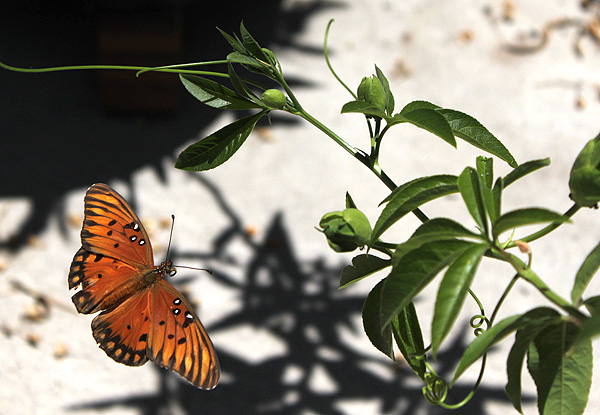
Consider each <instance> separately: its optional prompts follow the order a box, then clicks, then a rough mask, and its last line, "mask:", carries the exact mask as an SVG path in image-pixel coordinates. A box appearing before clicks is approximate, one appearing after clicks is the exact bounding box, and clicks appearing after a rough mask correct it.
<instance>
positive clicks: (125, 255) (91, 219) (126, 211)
mask: <svg viewBox="0 0 600 415" xmlns="http://www.w3.org/2000/svg"><path fill="white" fill-rule="evenodd" d="M84 201H85V212H84V213H85V217H84V220H83V229H82V230H81V243H82V245H83V248H85V249H86V250H88V251H91V252H96V253H99V254H102V255H105V256H109V257H112V258H116V259H120V260H121V261H123V262H126V263H129V264H132V265H134V266H136V267H138V268H141V269H143V268H148V267H154V258H153V255H152V246H151V244H150V239H149V238H148V234H147V233H146V230H145V229H144V226H143V225H142V222H141V221H140V220H139V219H138V217H137V215H136V214H135V213H134V212H133V210H132V209H131V207H130V206H129V204H128V203H127V201H125V199H123V197H121V195H119V194H118V193H117V192H115V191H114V190H113V189H111V188H110V187H109V186H107V185H105V184H94V185H92V186H91V187H90V188H89V189H88V191H87V193H86V194H85V199H84Z"/></svg>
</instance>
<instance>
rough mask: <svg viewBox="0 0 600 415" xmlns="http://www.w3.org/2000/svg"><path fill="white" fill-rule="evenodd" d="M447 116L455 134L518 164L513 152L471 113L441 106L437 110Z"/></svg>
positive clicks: (510, 162) (513, 164)
mask: <svg viewBox="0 0 600 415" xmlns="http://www.w3.org/2000/svg"><path fill="white" fill-rule="evenodd" d="M437 111H438V112H439V113H440V114H442V115H443V116H444V118H446V120H447V121H448V123H449V124H450V127H451V128H452V130H453V131H454V135H455V136H457V137H459V138H462V139H463V140H465V141H466V142H467V143H469V144H471V145H473V146H475V147H477V148H480V149H482V150H484V151H487V152H488V153H490V154H493V155H495V156H497V157H499V158H500V159H502V160H504V161H505V162H507V163H508V164H509V165H510V166H511V167H517V166H518V164H517V162H516V161H515V159H514V158H513V156H512V154H510V152H509V151H508V149H507V148H506V147H504V145H503V144H502V143H501V142H500V140H498V139H497V138H496V137H495V136H494V135H493V134H492V133H490V132H489V131H488V130H487V128H485V127H484V126H483V125H481V123H480V122H479V121H477V120H476V119H475V118H473V117H471V116H470V115H467V114H464V113H462V112H460V111H456V110H451V109H445V108H440V109H438V110H437Z"/></svg>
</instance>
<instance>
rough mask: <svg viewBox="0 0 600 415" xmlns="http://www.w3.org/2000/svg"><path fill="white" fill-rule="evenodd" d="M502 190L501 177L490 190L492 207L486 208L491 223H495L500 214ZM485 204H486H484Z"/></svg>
mask: <svg viewBox="0 0 600 415" xmlns="http://www.w3.org/2000/svg"><path fill="white" fill-rule="evenodd" d="M503 190H504V182H503V180H502V178H501V177H498V178H497V179H496V183H494V187H493V189H492V200H493V205H492V206H491V207H489V206H488V215H490V219H491V220H492V223H494V222H496V220H497V219H498V218H499V217H500V215H501V214H502V191H503ZM486 204H487V202H486Z"/></svg>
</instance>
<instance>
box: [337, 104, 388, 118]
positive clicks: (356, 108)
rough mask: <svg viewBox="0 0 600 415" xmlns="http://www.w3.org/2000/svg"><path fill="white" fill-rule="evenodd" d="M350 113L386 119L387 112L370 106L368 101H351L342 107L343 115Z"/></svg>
mask: <svg viewBox="0 0 600 415" xmlns="http://www.w3.org/2000/svg"><path fill="white" fill-rule="evenodd" d="M349 112H358V113H361V114H365V115H370V116H373V117H379V118H386V115H385V112H384V111H382V110H381V109H379V108H377V107H375V106H373V105H371V104H369V103H368V102H366V101H360V100H357V101H350V102H347V103H345V104H344V106H343V107H342V114H347V113H349Z"/></svg>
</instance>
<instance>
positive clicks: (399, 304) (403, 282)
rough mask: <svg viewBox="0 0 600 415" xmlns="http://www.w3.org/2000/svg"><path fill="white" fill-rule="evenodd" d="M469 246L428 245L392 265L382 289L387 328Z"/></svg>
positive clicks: (455, 243) (459, 243)
mask: <svg viewBox="0 0 600 415" xmlns="http://www.w3.org/2000/svg"><path fill="white" fill-rule="evenodd" d="M473 245H474V244H473V243H471V242H467V241H461V240H446V241H435V242H429V243H426V244H423V245H422V246H420V247H418V248H416V249H414V250H413V251H411V252H409V253H407V254H405V255H404V256H403V257H402V258H400V260H399V261H398V262H397V263H394V266H393V267H392V271H391V272H390V275H389V276H388V277H387V278H386V279H385V284H384V285H383V296H382V300H381V314H382V321H383V322H384V323H385V324H389V323H390V322H391V320H392V319H393V318H394V317H395V316H396V315H397V314H398V313H399V312H400V311H401V310H402V309H403V308H404V307H406V306H407V305H408V304H409V303H410V302H411V301H412V300H413V298H414V297H415V296H416V295H417V294H418V293H419V292H420V291H421V290H422V289H423V288H425V287H426V286H427V284H429V283H430V282H431V281H432V280H433V278H434V277H435V276H436V275H437V274H438V273H439V272H440V271H441V270H442V269H443V268H444V267H446V266H447V265H448V264H449V263H451V262H452V261H454V259H455V258H456V257H458V256H459V255H460V254H461V253H462V252H464V251H465V250H467V249H468V248H470V247H472V246H473Z"/></svg>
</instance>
